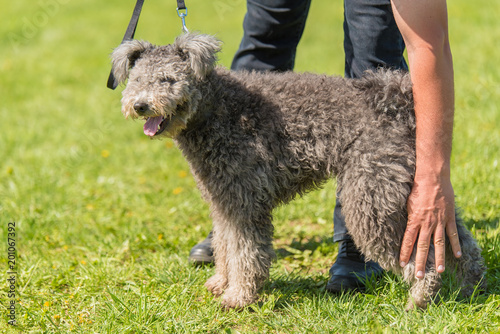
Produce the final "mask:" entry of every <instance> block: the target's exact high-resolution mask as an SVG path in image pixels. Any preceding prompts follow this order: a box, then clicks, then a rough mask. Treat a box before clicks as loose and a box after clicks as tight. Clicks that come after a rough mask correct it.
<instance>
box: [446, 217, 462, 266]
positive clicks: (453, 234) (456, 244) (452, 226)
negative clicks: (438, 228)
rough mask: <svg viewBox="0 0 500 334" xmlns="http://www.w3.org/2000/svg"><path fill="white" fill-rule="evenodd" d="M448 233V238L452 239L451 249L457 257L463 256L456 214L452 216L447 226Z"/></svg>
mask: <svg viewBox="0 0 500 334" xmlns="http://www.w3.org/2000/svg"><path fill="white" fill-rule="evenodd" d="M446 234H447V235H448V239H450V244H451V250H452V251H453V255H455V257H456V258H459V257H461V256H462V249H461V247H460V239H459V237H458V230H457V222H456V221H455V215H452V217H450V219H449V221H448V224H447V226H446Z"/></svg>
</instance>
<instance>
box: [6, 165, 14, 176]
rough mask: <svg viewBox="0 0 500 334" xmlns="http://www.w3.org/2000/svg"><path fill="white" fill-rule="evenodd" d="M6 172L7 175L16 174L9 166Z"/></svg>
mask: <svg viewBox="0 0 500 334" xmlns="http://www.w3.org/2000/svg"><path fill="white" fill-rule="evenodd" d="M6 172H7V174H9V175H12V173H14V168H12V167H10V166H8V167H7V170H6Z"/></svg>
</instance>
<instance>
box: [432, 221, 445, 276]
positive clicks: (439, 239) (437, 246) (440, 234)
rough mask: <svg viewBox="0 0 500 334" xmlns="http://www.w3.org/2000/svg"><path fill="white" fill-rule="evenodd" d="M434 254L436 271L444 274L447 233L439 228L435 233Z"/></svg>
mask: <svg viewBox="0 0 500 334" xmlns="http://www.w3.org/2000/svg"><path fill="white" fill-rule="evenodd" d="M434 252H435V255H436V270H437V272H438V273H443V272H444V269H445V264H444V263H445V232H444V228H439V226H438V227H437V228H436V230H435V231H434Z"/></svg>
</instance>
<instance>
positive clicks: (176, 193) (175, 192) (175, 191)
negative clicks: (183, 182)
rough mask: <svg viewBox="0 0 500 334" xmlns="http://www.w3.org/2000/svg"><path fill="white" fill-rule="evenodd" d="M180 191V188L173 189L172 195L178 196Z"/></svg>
mask: <svg viewBox="0 0 500 334" xmlns="http://www.w3.org/2000/svg"><path fill="white" fill-rule="evenodd" d="M182 190H183V189H182V188H181V187H177V188H175V189H174V191H173V193H174V195H179V194H180V193H181V192H182Z"/></svg>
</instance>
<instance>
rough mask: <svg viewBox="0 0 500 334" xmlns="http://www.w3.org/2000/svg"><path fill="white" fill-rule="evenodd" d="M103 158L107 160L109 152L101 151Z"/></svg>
mask: <svg viewBox="0 0 500 334" xmlns="http://www.w3.org/2000/svg"><path fill="white" fill-rule="evenodd" d="M101 156H102V157H103V158H107V157H109V151H108V150H102V151H101Z"/></svg>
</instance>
